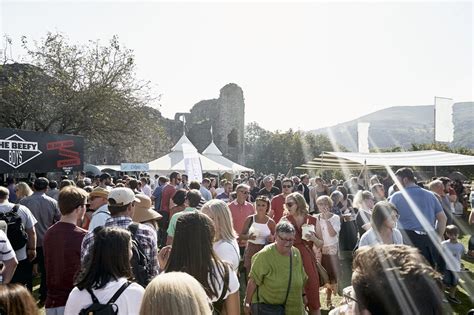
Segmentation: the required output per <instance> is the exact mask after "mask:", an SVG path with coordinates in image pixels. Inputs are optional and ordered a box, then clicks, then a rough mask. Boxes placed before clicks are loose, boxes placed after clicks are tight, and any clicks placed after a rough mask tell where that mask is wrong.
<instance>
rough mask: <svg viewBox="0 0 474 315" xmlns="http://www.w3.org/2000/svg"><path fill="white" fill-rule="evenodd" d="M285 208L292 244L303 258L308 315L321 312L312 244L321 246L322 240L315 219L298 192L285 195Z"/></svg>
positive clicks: (317, 276)
mask: <svg viewBox="0 0 474 315" xmlns="http://www.w3.org/2000/svg"><path fill="white" fill-rule="evenodd" d="M285 209H286V210H287V211H288V212H289V215H288V216H286V217H284V218H283V219H286V220H288V221H289V222H290V223H291V224H292V225H293V226H294V227H295V230H296V234H295V241H294V244H293V246H295V247H296V248H298V250H299V251H300V253H301V257H302V258H303V267H304V271H305V272H306V274H307V275H308V281H307V282H306V285H305V288H304V291H305V292H304V293H305V294H306V298H307V301H308V308H309V313H308V314H310V315H316V314H321V310H320V308H321V304H320V301H319V274H318V270H317V268H316V255H315V253H314V251H313V246H316V247H319V248H320V247H322V246H323V240H322V239H321V238H319V237H317V236H316V226H317V219H316V218H315V217H313V216H311V215H309V213H308V205H307V204H306V201H305V199H304V197H303V195H301V194H300V193H297V192H295V193H292V194H289V195H288V196H286V201H285Z"/></svg>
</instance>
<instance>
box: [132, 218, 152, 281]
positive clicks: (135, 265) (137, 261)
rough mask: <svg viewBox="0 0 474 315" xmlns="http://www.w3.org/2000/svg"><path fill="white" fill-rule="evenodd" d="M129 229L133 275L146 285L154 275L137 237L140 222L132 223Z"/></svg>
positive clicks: (136, 279)
mask: <svg viewBox="0 0 474 315" xmlns="http://www.w3.org/2000/svg"><path fill="white" fill-rule="evenodd" d="M128 230H129V231H130V233H131V234H132V253H133V256H132V259H131V260H130V263H131V265H132V271H133V276H134V277H135V281H136V282H137V283H138V284H140V285H141V286H142V287H144V288H145V287H146V286H147V285H148V283H150V281H151V279H152V277H151V276H150V274H151V272H150V270H149V269H150V267H149V262H148V257H147V256H146V255H145V251H144V250H143V248H142V247H141V245H140V242H139V241H138V239H137V238H136V234H137V230H138V223H132V224H130V225H129V226H128Z"/></svg>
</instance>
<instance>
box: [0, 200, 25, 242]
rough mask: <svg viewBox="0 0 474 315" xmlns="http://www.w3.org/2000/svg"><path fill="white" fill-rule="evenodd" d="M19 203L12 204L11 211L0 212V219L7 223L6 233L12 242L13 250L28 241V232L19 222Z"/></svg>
mask: <svg viewBox="0 0 474 315" xmlns="http://www.w3.org/2000/svg"><path fill="white" fill-rule="evenodd" d="M19 208H20V206H19V205H14V206H13V208H12V209H11V211H9V212H5V213H0V221H5V223H6V225H7V230H6V234H7V237H8V240H9V241H10V243H11V244H12V248H13V250H19V249H21V248H23V246H25V245H26V243H27V242H28V234H27V233H26V231H25V227H24V226H23V224H22V222H21V217H20V215H19V214H18V209H19Z"/></svg>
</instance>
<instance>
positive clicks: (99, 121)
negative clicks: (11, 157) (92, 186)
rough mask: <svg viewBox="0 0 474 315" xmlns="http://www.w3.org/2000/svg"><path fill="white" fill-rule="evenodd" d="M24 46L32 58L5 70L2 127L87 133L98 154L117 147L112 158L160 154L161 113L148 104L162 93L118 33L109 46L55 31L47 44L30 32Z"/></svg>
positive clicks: (0, 72) (0, 82)
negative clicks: (142, 74)
mask: <svg viewBox="0 0 474 315" xmlns="http://www.w3.org/2000/svg"><path fill="white" fill-rule="evenodd" d="M22 48H23V49H24V50H25V51H26V53H27V56H28V59H29V64H18V63H11V62H8V63H5V64H4V65H3V66H1V68H0V86H1V87H2V93H1V94H0V106H1V108H2V109H3V110H2V112H1V113H0V125H3V126H5V127H11V128H19V129H30V130H36V131H44V132H51V133H65V134H74V135H83V136H85V137H86V140H87V141H86V146H87V149H88V151H89V153H90V154H91V155H92V156H95V155H97V152H98V151H102V150H100V149H104V150H103V154H105V152H106V151H109V149H112V151H113V152H112V154H110V155H109V157H105V156H103V158H106V160H107V162H109V163H110V162H114V163H118V162H120V161H121V160H135V161H144V160H149V159H150V158H151V157H155V154H154V153H155V152H154V151H155V149H156V141H154V139H156V138H157V135H162V130H161V128H160V127H159V120H160V119H161V114H160V113H159V111H157V110H153V109H149V108H148V107H146V105H152V104H153V102H155V101H158V99H159V96H153V95H152V92H151V89H150V83H149V82H144V81H140V80H138V79H137V78H136V75H135V57H134V54H133V51H132V50H130V49H127V48H124V47H122V46H120V44H119V39H118V37H117V36H114V37H112V39H111V40H110V42H109V43H108V44H107V45H101V43H100V42H99V41H90V42H89V43H88V44H87V45H78V44H72V43H69V41H68V39H67V38H66V37H65V36H64V35H62V34H59V33H48V34H47V36H46V38H45V39H43V40H42V41H40V42H36V41H34V42H32V43H30V41H29V40H28V39H27V38H26V37H23V38H22ZM4 59H5V60H7V59H8V58H4ZM144 142H145V143H147V144H148V145H147V146H146V147H143V145H140V146H139V144H143V143H144ZM137 148H140V149H141V150H140V154H137V153H135V149H137ZM97 149H99V150H97ZM98 159H99V157H98V156H95V160H96V161H97V160H98ZM91 160H94V158H91ZM100 160H102V158H100Z"/></svg>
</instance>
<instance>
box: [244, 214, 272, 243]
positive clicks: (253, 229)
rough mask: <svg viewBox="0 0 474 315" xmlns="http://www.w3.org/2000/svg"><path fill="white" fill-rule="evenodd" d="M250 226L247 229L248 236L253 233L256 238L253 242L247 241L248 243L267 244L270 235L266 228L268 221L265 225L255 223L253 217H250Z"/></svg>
mask: <svg viewBox="0 0 474 315" xmlns="http://www.w3.org/2000/svg"><path fill="white" fill-rule="evenodd" d="M252 221H253V223H252V225H250V228H249V234H251V233H253V234H255V235H256V236H257V238H256V239H254V240H250V239H249V240H248V241H249V242H250V243H253V244H259V245H265V244H267V237H268V236H269V235H270V234H271V231H270V228H269V227H268V221H269V220H267V222H266V223H257V222H255V217H252Z"/></svg>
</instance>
